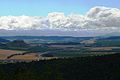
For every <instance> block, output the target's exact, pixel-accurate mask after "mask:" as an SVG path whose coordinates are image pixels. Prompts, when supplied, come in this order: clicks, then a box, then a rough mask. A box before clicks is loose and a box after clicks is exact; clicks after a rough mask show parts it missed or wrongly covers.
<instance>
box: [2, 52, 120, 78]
mask: <svg viewBox="0 0 120 80" xmlns="http://www.w3.org/2000/svg"><path fill="white" fill-rule="evenodd" d="M119 73H120V54H117V53H116V54H109V55H104V56H89V57H79V58H65V59H53V60H41V61H33V62H21V63H19V62H18V63H7V64H6V63H2V62H1V64H0V80H119V77H120V76H119V75H120V74H119Z"/></svg>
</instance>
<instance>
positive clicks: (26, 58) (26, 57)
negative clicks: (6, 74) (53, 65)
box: [10, 53, 39, 61]
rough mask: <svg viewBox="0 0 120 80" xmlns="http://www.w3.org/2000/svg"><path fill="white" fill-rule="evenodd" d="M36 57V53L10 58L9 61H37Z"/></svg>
mask: <svg viewBox="0 0 120 80" xmlns="http://www.w3.org/2000/svg"><path fill="white" fill-rule="evenodd" d="M38 58H39V57H38V55H37V54H36V53H29V54H25V55H15V56H13V57H11V58H10V59H12V60H30V61H32V60H38Z"/></svg>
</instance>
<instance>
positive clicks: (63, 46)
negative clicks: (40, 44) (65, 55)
mask: <svg viewBox="0 0 120 80" xmlns="http://www.w3.org/2000/svg"><path fill="white" fill-rule="evenodd" d="M49 47H52V48H68V47H75V48H76V47H80V46H79V45H50V46H49Z"/></svg>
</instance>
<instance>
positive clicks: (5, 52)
mask: <svg viewBox="0 0 120 80" xmlns="http://www.w3.org/2000/svg"><path fill="white" fill-rule="evenodd" d="M23 52H24V51H17V50H3V49H0V60H4V59H7V57H8V56H10V55H13V54H21V53H23Z"/></svg>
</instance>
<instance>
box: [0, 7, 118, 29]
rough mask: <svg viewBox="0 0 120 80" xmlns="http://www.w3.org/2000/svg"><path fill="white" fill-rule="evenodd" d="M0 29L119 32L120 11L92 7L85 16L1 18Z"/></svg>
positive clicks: (62, 15)
mask: <svg viewBox="0 0 120 80" xmlns="http://www.w3.org/2000/svg"><path fill="white" fill-rule="evenodd" d="M0 29H5V30H33V29H35V30H41V29H52V30H55V29H58V30H69V31H70V30H71V31H75V30H77V31H79V30H104V29H107V30H113V29H116V30H120V9H117V8H107V7H99V6H98V7H94V8H92V9H90V11H88V12H87V13H86V14H85V15H80V14H70V15H67V16H65V15H64V13H59V12H54V13H49V14H48V16H46V17H39V16H33V17H31V16H1V17H0Z"/></svg>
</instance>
